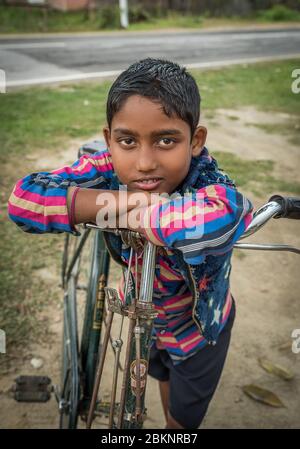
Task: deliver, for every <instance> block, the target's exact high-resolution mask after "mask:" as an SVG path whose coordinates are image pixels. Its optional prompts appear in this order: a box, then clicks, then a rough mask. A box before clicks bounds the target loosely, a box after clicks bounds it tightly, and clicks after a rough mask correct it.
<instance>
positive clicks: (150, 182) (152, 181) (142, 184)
mask: <svg viewBox="0 0 300 449" xmlns="http://www.w3.org/2000/svg"><path fill="white" fill-rule="evenodd" d="M162 180H163V179H162V178H144V179H139V180H137V181H134V182H133V185H134V187H136V188H138V189H142V190H153V189H156V188H157V187H158V186H159V184H160V183H161V182H162Z"/></svg>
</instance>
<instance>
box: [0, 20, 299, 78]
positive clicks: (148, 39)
mask: <svg viewBox="0 0 300 449" xmlns="http://www.w3.org/2000/svg"><path fill="white" fill-rule="evenodd" d="M296 54H299V55H300V28H298V29H297V28H292V29H276V30H259V31H258V30H255V31H254V30H243V31H222V32H220V31H219V32H216V31H215V32H212V31H210V32H208V31H206V32H205V31H188V32H174V31H173V32H157V33H153V32H152V33H134V34H129V33H126V34H125V33H121V34H120V33H118V34H117V33H115V34H99V35H75V34H74V35H66V36H59V35H57V36H51V37H49V36H48V37H39V38H33V37H26V38H18V37H14V38H2V39H0V68H1V69H4V70H5V72H6V80H7V83H8V86H18V85H26V84H39V83H44V82H52V81H57V80H63V79H70V80H71V79H76V78H78V79H80V78H82V77H84V78H85V77H96V76H109V75H110V76H114V75H115V74H116V73H117V72H118V71H120V70H123V69H124V68H126V67H127V66H128V64H129V63H131V62H133V61H135V60H138V59H140V58H143V57H146V56H152V57H160V58H168V59H171V60H174V61H177V62H179V63H182V64H186V65H189V64H196V65H198V66H200V67H201V66H207V65H214V64H219V63H221V64H222V63H225V64H227V63H231V62H237V61H239V60H245V61H251V60H255V59H256V58H258V59H261V58H275V59H276V58H277V57H278V58H281V57H287V56H288V55H293V56H294V55H296Z"/></svg>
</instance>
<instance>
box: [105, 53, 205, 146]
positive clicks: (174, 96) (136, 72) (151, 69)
mask: <svg viewBox="0 0 300 449" xmlns="http://www.w3.org/2000/svg"><path fill="white" fill-rule="evenodd" d="M131 95H141V96H143V97H147V98H149V99H151V100H153V101H157V102H159V103H160V104H161V105H162V107H163V111H164V113H165V114H166V115H167V116H168V117H172V116H177V117H179V118H181V119H182V120H184V121H185V122H186V123H188V125H189V126H190V129H191V138H192V137H193V135H194V132H195V129H196V127H197V125H198V122H199V118H200V101H201V98H200V93H199V90H198V86H197V84H196V81H195V79H194V78H193V77H192V75H191V74H190V73H188V72H187V71H186V68H185V67H180V66H179V65H178V64H176V63H175V62H171V61H167V60H162V59H153V58H146V59H142V60H141V61H138V62H135V63H134V64H132V65H130V66H129V67H128V69H127V70H125V71H124V72H122V73H121V74H120V75H119V76H118V78H117V79H116V80H115V81H114V83H113V84H112V86H111V88H110V90H109V93H108V98H107V103H106V118H107V123H108V126H109V129H111V123H112V119H113V116H114V115H115V114H116V113H117V112H118V111H119V110H120V109H121V108H122V106H123V104H124V103H125V101H126V100H127V98H129V97H130V96H131Z"/></svg>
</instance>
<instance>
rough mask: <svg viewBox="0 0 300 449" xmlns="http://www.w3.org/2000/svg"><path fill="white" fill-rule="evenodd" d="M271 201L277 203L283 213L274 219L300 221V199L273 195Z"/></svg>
mask: <svg viewBox="0 0 300 449" xmlns="http://www.w3.org/2000/svg"><path fill="white" fill-rule="evenodd" d="M269 201H276V202H277V203H278V204H280V206H281V212H279V214H277V215H275V217H274V218H292V219H296V220H300V198H295V197H292V196H287V197H284V196H281V195H273V196H271V198H270V199H269Z"/></svg>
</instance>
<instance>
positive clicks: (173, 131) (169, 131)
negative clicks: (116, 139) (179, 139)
mask: <svg viewBox="0 0 300 449" xmlns="http://www.w3.org/2000/svg"><path fill="white" fill-rule="evenodd" d="M113 132H114V133H115V134H130V135H131V136H136V137H139V133H137V132H135V131H132V130H131V129H125V128H116V129H114V130H113ZM166 134H168V135H178V134H182V131H180V129H160V130H158V131H153V132H152V133H151V137H158V136H164V135H166Z"/></svg>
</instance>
